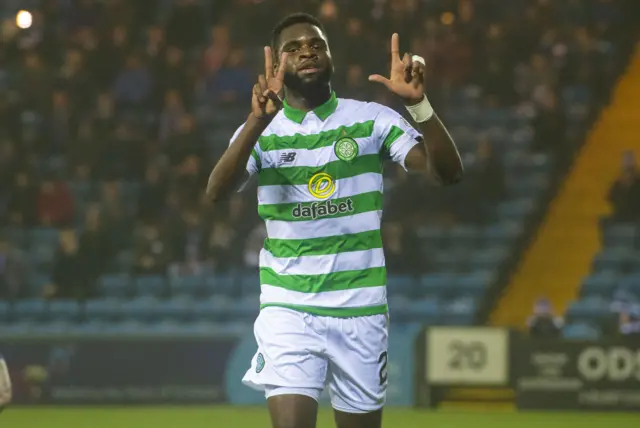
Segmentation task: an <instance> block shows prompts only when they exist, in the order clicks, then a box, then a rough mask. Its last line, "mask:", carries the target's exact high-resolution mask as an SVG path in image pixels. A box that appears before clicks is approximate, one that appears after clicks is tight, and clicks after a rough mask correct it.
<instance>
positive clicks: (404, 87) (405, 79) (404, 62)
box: [369, 33, 425, 106]
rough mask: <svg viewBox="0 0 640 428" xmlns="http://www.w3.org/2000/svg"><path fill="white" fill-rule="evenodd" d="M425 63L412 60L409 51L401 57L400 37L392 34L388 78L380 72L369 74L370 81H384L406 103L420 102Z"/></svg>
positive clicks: (422, 92) (422, 95) (414, 103)
mask: <svg viewBox="0 0 640 428" xmlns="http://www.w3.org/2000/svg"><path fill="white" fill-rule="evenodd" d="M424 72H425V65H424V64H423V63H422V62H420V61H414V60H412V56H411V54H409V53H405V54H404V57H402V58H400V37H399V36H398V33H393V35H392V36H391V73H390V76H389V78H388V79H387V78H386V77H384V76H381V75H379V74H374V75H371V76H369V81H371V82H378V83H382V84H383V85H384V86H386V87H387V89H389V90H390V91H391V92H393V93H394V94H396V95H397V96H399V97H400V98H402V99H403V100H404V102H405V104H406V105H408V106H412V105H416V104H418V103H419V102H420V101H422V99H423V98H424Z"/></svg>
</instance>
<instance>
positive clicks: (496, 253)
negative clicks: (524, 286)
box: [470, 246, 509, 271]
mask: <svg viewBox="0 0 640 428" xmlns="http://www.w3.org/2000/svg"><path fill="white" fill-rule="evenodd" d="M508 256H509V250H508V248H507V247H506V246H496V247H491V248H487V249H485V250H482V251H477V252H475V253H474V254H473V255H472V256H471V261H470V263H471V269H472V270H481V271H486V270H497V269H498V268H499V267H500V266H501V265H502V264H503V263H504V262H505V261H506V260H507V257H508Z"/></svg>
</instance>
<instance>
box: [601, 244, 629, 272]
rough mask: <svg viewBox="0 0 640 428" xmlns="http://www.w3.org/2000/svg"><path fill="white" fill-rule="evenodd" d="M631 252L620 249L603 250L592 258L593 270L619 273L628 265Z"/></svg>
mask: <svg viewBox="0 0 640 428" xmlns="http://www.w3.org/2000/svg"><path fill="white" fill-rule="evenodd" d="M632 257H633V252H632V251H631V250H627V249H621V248H605V249H603V250H602V251H600V252H599V253H598V254H596V256H595V257H594V258H593V270H594V271H596V272H598V271H615V272H621V271H623V270H624V269H625V267H626V266H627V265H628V264H629V260H630V259H631V258H632Z"/></svg>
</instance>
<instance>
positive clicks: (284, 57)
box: [276, 52, 287, 81]
mask: <svg viewBox="0 0 640 428" xmlns="http://www.w3.org/2000/svg"><path fill="white" fill-rule="evenodd" d="M286 69H287V53H286V52H282V54H280V63H279V64H278V72H277V74H276V79H278V80H280V81H284V72H285V70H286Z"/></svg>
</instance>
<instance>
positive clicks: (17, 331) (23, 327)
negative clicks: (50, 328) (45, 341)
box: [0, 321, 35, 337]
mask: <svg viewBox="0 0 640 428" xmlns="http://www.w3.org/2000/svg"><path fill="white" fill-rule="evenodd" d="M34 324H35V323H34V322H33V321H15V322H11V323H7V324H0V333H2V334H6V335H9V336H21V337H28V335H29V334H30V333H31V332H32V329H33V326H34Z"/></svg>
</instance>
